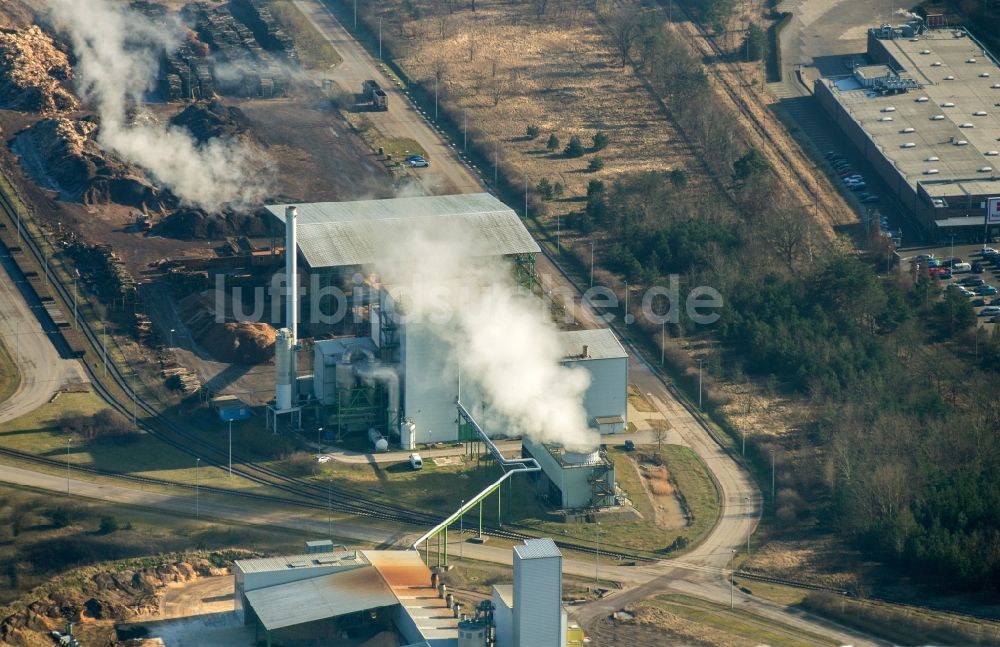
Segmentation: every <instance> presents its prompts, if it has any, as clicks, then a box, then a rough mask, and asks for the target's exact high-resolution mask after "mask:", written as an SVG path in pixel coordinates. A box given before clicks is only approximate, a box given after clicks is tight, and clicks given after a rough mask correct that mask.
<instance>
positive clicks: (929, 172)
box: [924, 168, 940, 175]
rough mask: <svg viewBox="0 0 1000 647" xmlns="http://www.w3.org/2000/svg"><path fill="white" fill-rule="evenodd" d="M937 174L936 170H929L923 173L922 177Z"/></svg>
mask: <svg viewBox="0 0 1000 647" xmlns="http://www.w3.org/2000/svg"><path fill="white" fill-rule="evenodd" d="M939 172H940V171H938V170H937V169H936V168H929V169H927V170H926V171H924V175H937V174H938V173H939Z"/></svg>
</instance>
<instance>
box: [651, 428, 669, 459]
mask: <svg viewBox="0 0 1000 647" xmlns="http://www.w3.org/2000/svg"><path fill="white" fill-rule="evenodd" d="M653 438H654V439H655V440H656V454H657V455H662V452H663V441H665V440H666V439H667V430H666V429H665V428H663V427H662V426H660V425H657V426H656V427H655V428H654V429H653Z"/></svg>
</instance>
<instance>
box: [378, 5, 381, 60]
mask: <svg viewBox="0 0 1000 647" xmlns="http://www.w3.org/2000/svg"><path fill="white" fill-rule="evenodd" d="M378 60H379V63H381V62H382V16H379V17H378Z"/></svg>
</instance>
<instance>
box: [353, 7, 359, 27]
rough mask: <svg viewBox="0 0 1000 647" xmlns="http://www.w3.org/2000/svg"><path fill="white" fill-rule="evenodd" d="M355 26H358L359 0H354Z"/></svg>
mask: <svg viewBox="0 0 1000 647" xmlns="http://www.w3.org/2000/svg"><path fill="white" fill-rule="evenodd" d="M354 28H355V29H357V28H358V0H354Z"/></svg>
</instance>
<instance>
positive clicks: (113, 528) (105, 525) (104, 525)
mask: <svg viewBox="0 0 1000 647" xmlns="http://www.w3.org/2000/svg"><path fill="white" fill-rule="evenodd" d="M117 531H118V520H117V519H115V518H114V517H101V525H100V527H99V528H98V529H97V532H98V533H100V534H102V535H110V534H111V533H113V532H117Z"/></svg>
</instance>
